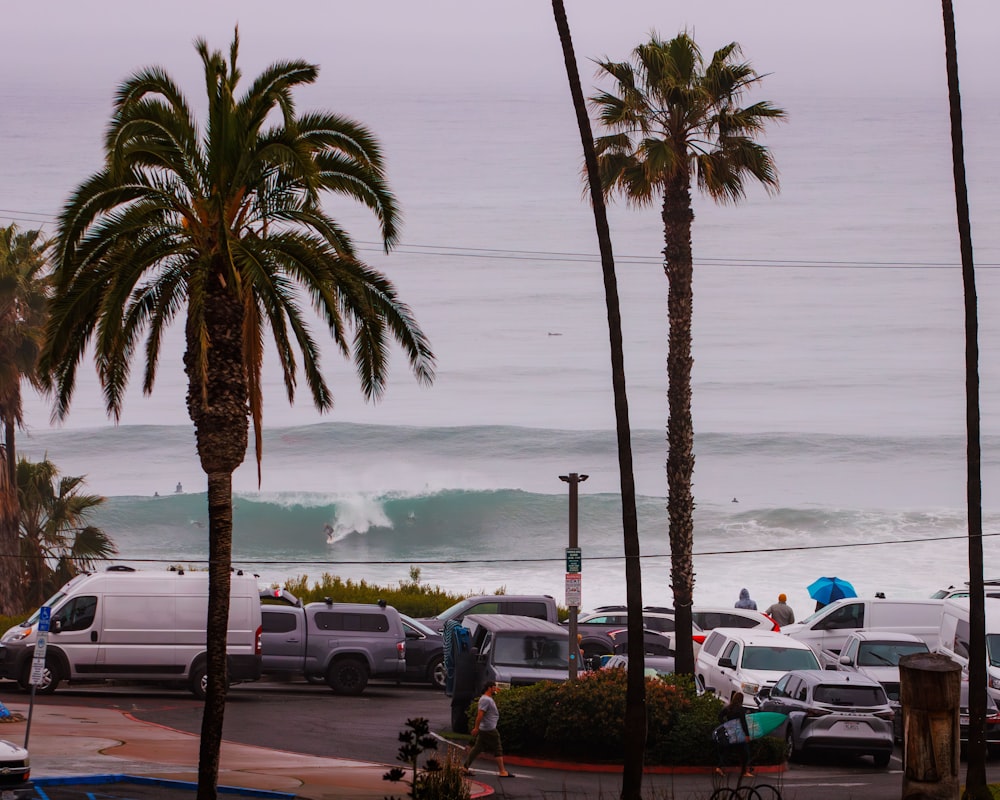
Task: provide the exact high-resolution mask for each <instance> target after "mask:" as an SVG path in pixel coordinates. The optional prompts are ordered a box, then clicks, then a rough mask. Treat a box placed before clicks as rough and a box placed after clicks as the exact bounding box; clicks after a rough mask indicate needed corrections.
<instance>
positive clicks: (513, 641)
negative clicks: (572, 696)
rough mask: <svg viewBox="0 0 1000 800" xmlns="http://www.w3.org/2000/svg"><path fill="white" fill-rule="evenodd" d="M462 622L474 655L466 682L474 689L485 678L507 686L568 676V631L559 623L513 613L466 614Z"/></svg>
mask: <svg viewBox="0 0 1000 800" xmlns="http://www.w3.org/2000/svg"><path fill="white" fill-rule="evenodd" d="M464 626H465V627H466V628H468V629H469V637H470V643H471V652H472V653H473V654H474V658H475V660H474V662H473V667H474V669H475V680H473V681H471V682H470V683H469V685H472V686H475V687H477V689H478V688H479V687H482V686H483V685H485V684H486V683H487V682H488V681H495V682H496V683H497V685H498V686H500V687H502V688H509V687H511V686H529V685H531V684H533V683H538V682H540V681H557V682H562V681H565V680H567V679H568V678H569V633H568V632H567V630H566V628H565V627H564V626H563V625H557V624H556V623H554V622H548V621H547V620H543V619H537V618H535V617H521V616H517V615H516V614H470V615H469V616H468V617H466V618H465V620H464ZM456 667H457V665H456ZM457 680H458V677H457V676H456V681H457ZM463 683H465V682H464V681H463Z"/></svg>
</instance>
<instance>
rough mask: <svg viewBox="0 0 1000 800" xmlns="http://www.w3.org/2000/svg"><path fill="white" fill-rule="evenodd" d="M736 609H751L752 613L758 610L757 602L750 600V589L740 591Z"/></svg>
mask: <svg viewBox="0 0 1000 800" xmlns="http://www.w3.org/2000/svg"><path fill="white" fill-rule="evenodd" d="M735 607H736V608H749V609H750V610H751V611H756V610H757V601H756V600H751V599H750V590H749V589H740V599H739V600H737V601H736V606H735Z"/></svg>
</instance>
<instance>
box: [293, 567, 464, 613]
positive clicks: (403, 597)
mask: <svg viewBox="0 0 1000 800" xmlns="http://www.w3.org/2000/svg"><path fill="white" fill-rule="evenodd" d="M411 576H413V573H412V572H411ZM285 588H286V589H287V590H288V591H289V592H291V593H292V594H294V595H295V596H296V597H297V598H299V600H301V601H302V602H303V603H312V602H314V601H319V600H323V599H325V598H327V597H329V598H330V599H331V600H333V602H335V603H377V602H378V601H379V600H385V602H386V603H388V604H389V605H390V606H393V607H394V608H396V609H397V610H398V611H400V612H402V613H403V614H409V615H410V616H411V617H433V616H434V615H435V614H439V613H441V612H442V611H444V610H445V609H446V608H448V607H449V606H451V605H454V604H455V603H457V602H458V601H459V600H461V599H462V598H463V595H459V594H451V593H449V592H446V591H445V590H444V589H442V588H441V587H440V586H429V585H427V584H423V583H420V582H419V574H417V575H416V576H415V578H411V580H409V581H400V582H399V585H398V586H378V585H377V584H374V583H368V581H364V580H362V581H353V580H350V579H348V580H346V581H345V580H343V579H342V578H339V577H337V576H335V575H329V574H324V575H323V577H322V578H321V579H320V580H319V582H314V583H312V584H310V582H309V578H308V576H306V575H302V576H300V577H298V578H294V579H290V580H288V581H285Z"/></svg>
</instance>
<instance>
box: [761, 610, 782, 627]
mask: <svg viewBox="0 0 1000 800" xmlns="http://www.w3.org/2000/svg"><path fill="white" fill-rule="evenodd" d="M764 616H765V617H767V618H768V619H769V620H771V630H772V631H780V630H781V626H780V625H779V624H778V621H777V620H776V619H775V618H774V617H768V616H767V614H765V615H764Z"/></svg>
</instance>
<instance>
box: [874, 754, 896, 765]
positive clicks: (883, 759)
mask: <svg viewBox="0 0 1000 800" xmlns="http://www.w3.org/2000/svg"><path fill="white" fill-rule="evenodd" d="M890 758H892V753H876V754H875V755H873V756H872V760H873V761H874V762H875V766H876V767H878V768H879V769H885V768H886V767H888V766H889V759H890Z"/></svg>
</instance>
